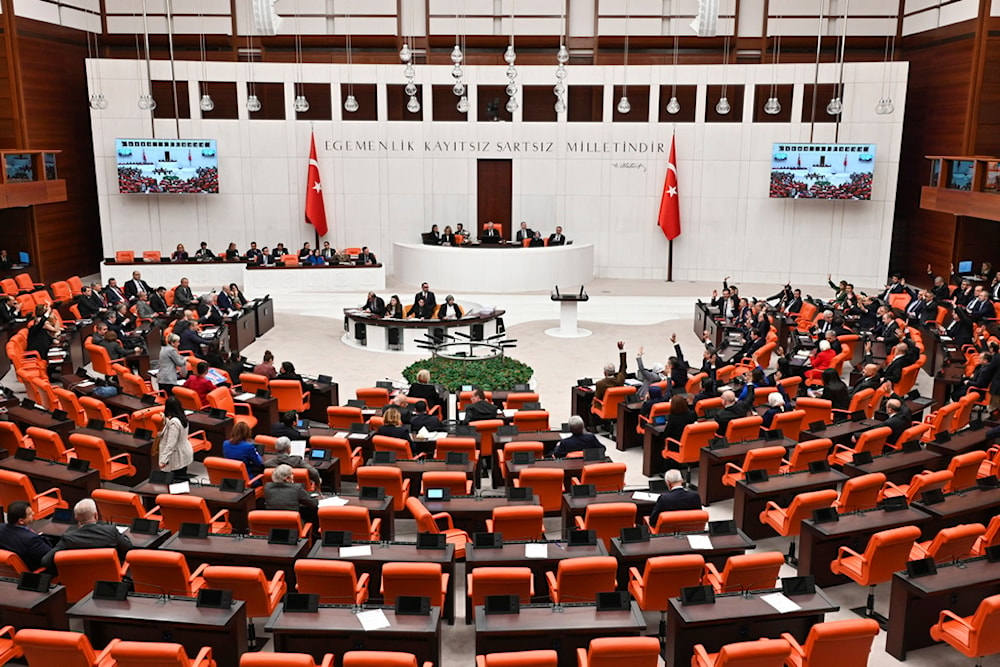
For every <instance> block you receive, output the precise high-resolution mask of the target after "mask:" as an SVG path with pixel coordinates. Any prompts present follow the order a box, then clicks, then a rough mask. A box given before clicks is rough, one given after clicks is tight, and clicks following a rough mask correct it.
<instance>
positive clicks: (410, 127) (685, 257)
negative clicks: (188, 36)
mask: <svg viewBox="0 0 1000 667" xmlns="http://www.w3.org/2000/svg"><path fill="white" fill-rule="evenodd" d="M90 67H91V70H90V71H91V72H92V74H93V73H94V71H95V70H94V63H93V62H91V63H90ZM176 67H177V77H178V79H189V80H190V81H191V82H192V84H191V85H190V86H189V95H190V102H191V109H192V115H193V116H194V118H192V119H190V120H182V121H180V123H179V128H180V135H181V136H182V137H186V138H215V139H217V140H218V150H219V156H220V184H221V186H220V187H221V190H222V193H221V194H219V195H210V196H193V197H191V196H142V195H119V194H118V192H117V177H116V171H115V159H114V139H115V138H116V137H144V136H150V134H151V133H152V132H153V131H154V130H155V135H156V136H160V137H174V136H176V133H177V129H176V125H175V122H174V121H172V120H170V121H167V120H157V121H155V123H154V122H153V121H151V119H150V114H149V113H148V112H141V111H140V110H139V109H138V108H137V106H136V99H137V96H138V94H139V92H140V88H141V89H142V90H145V83H140V81H141V76H142V74H143V73H144V63H141V64H140V63H136V62H129V61H121V60H116V61H108V60H102V61H100V79H99V80H97V81H94V80H92V82H91V86H92V87H94V88H95V89H100V90H101V91H102V92H103V93H104V94H105V96H106V97H107V98H108V99H109V101H110V106H109V108H108V109H106V110H104V111H92V112H91V113H92V128H93V133H94V147H95V153H96V164H97V176H98V192H99V200H100V208H101V216H102V230H103V238H104V247H105V254H106V255H108V254H112V251H113V250H115V249H135V250H137V251H141V250H146V249H154V248H156V249H162V250H170V249H172V248H173V247H174V245H175V244H176V243H178V242H183V243H184V244H185V245H186V246H188V247H189V248H191V247H192V246H196V245H197V243H198V242H199V241H201V240H205V241H208V243H209V244H210V245H211V247H213V248H214V249H216V250H217V251H219V250H222V249H223V248H224V247H225V246H226V244H228V243H229V242H230V241H235V242H236V243H237V244H238V245H239V246H240V247H241V248H245V247H246V246H247V244H248V243H249V242H250V241H251V240H256V241H257V242H258V243H259V244H261V245H263V244H268V245H271V244H273V243H274V242H276V241H283V242H284V243H285V244H286V245H288V246H291V247H297V246H299V245H300V244H301V243H302V242H303V241H306V240H312V230H311V228H310V227H307V226H306V225H305V223H304V221H303V207H304V197H305V177H306V157H307V154H308V144H309V133H310V124H309V123H306V122H297V121H294V120H286V121H263V120H252V121H251V120H248V119H247V116H248V113H247V111H246V109H245V108H244V107H242V106H241V107H240V119H239V120H230V121H211V120H201V119H200V118H197V116H198V114H199V111H198V104H197V101H198V95H199V91H198V87H197V83H196V82H197V81H198V80H199V79H201V80H211V81H227V80H235V81H237V84H238V86H237V87H238V90H239V91H241V93H240V94H241V95H244V94H245V93H244V92H243V91H244V90H245V81H246V80H247V78H248V76H249V71H248V67H247V65H246V64H232V63H209V64H207V65H205V66H204V67H205V68H206V71H205V72H204V73H203V72H202V67H203V66H202V65H201V64H199V63H188V62H178V63H177V64H176ZM569 70H570V75H569V79H568V83H570V84H571V85H572V84H589V85H602V86H604V89H605V99H604V118H605V119H607V122H603V123H567V122H566V121H565V118H560V121H559V122H558V123H522V122H520V112H518V113H517V114H515V120H514V122H513V123H488V122H487V123H478V122H475V119H474V114H470V116H473V117H472V118H471V119H470V120H469V121H467V122H434V121H433V119H432V118H431V116H432V113H431V108H430V107H431V104H430V101H431V91H430V85H429V84H431V83H438V84H445V83H447V84H450V83H451V76H450V68H446V67H428V66H418V68H417V83H419V84H421V85H423V96H424V97H423V102H424V120H423V121H422V122H388V121H385V120H381V121H373V122H357V121H347V122H344V121H342V120H341V116H342V115H343V112H342V110H341V103H342V100H341V99H340V93H339V86H338V85H336V82H339V81H346V80H347V72H346V70H345V69H344V68H343V67H342V66H332V65H331V66H327V65H308V66H305V67H304V68H303V74H302V80H305V81H314V82H334V85H333V86H331V91H332V93H331V94H332V96H333V107H334V120H333V121H328V122H322V123H316V124H315V135H316V141H317V146H318V150H319V162H320V168H321V174H322V178H323V184H324V189H325V200H326V210H327V216H328V218H329V222H330V228H331V232H330V235H329V237H328V240H329V241H330V242H331V243H332V244H333V245H335V246H337V247H344V246H355V245H362V244H366V245H369V246H370V247H371V248H372V250H373V251H374V252H376V253H377V254H378V255H379V256H380V258H381V259H383V260H384V261H387V262H391V252H390V249H391V244H392V242H393V241H398V240H416V239H418V238H419V233H420V232H421V231H422V230H426V229H428V228H429V227H430V225H431V224H432V223H438V224H439V225H441V226H442V228H443V226H444V225H445V224H450V223H454V222H457V221H459V220H461V221H464V222H465V223H466V226H468V225H469V224H470V221H472V220H474V218H475V215H476V197H477V192H476V189H477V184H476V160H477V159H478V158H491V157H492V158H510V159H512V160H513V175H514V182H513V218H514V220H515V221H520V220H522V219H523V220H527V221H528V222H529V224H530V225H531V226H532V227H535V228H540V229H541V230H543V231H545V232H546V233H548V232H550V231H551V230H552V229H553V228H554V227H555V225H557V224H560V225H562V226H563V227H564V229H565V231H566V233H567V234H568V235H569V236H570V238H573V239H576V240H577V242H580V243H593V244H594V245H595V247H596V255H595V262H596V268H597V273H598V275H600V276H603V277H613V278H647V279H661V278H664V277H665V276H666V257H667V243H666V240H665V239H664V237H663V235H662V233H661V232H660V231H659V229H658V228H657V227H656V224H655V223H656V215H657V210H658V207H659V199H660V191H661V188H662V184H663V179H664V174H665V171H666V160H667V154H666V151H668V150H669V142H670V137H671V133H672V132H673V131H674V130H675V129H676V137H677V155H678V171H679V178H680V196H681V215H682V224H683V233H682V235H681V237H680V238H679V239H678V240H677V241H676V242H675V243H674V278H675V279H681V280H701V279H715V278H717V277H720V276H721V275H724V274H731V275H733V276H734V279H736V280H740V281H751V280H752V281H767V282H779V281H785V280H792V281H797V282H810V283H816V282H817V281H821V280H823V279H825V277H826V274H827V273H828V272H832V273H834V274H836V275H838V276H842V277H845V278H849V279H852V280H854V281H855V282H859V283H860V284H878V283H879V282H880V281H881V280H882V279H883V278H884V275H885V273H886V271H887V267H888V256H889V245H890V240H891V235H892V219H893V210H894V205H895V196H896V177H897V170H898V158H899V145H900V139H901V134H902V121H903V106H904V102H905V97H906V94H905V93H906V77H907V65H906V64H905V63H896V64H893V65H889V66H884V65H883V64H881V63H849V64H848V65H847V66H846V67H845V70H844V78H845V82H846V87H845V93H844V100H845V111H844V114H843V122H842V123H840V125H839V128H838V126H837V125H836V124H832V123H821V124H816V125H815V127H814V128H813V129H812V134H810V131H811V128H810V125H809V124H808V123H801V122H799V121H798V119H799V118H801V105H802V103H803V88H804V86H805V85H807V84H811V83H812V81H813V79H814V76H815V75H816V72H815V70H814V68H813V66H811V65H781V66H779V67H778V70H777V72H775V70H774V69H773V68H772V67H770V66H735V65H731V66H729V67H723V66H721V65H719V66H686V67H680V68H678V69H677V71H676V80H677V82H678V83H680V84H699V86H700V88H699V96H698V102H697V114H696V117H697V118H703V117H704V108H705V106H706V105H707V104H711V105H714V104H715V102H716V100H715V99H711V100H706V99H705V96H706V89H705V85H706V84H713V83H722V82H723V81H726V82H728V83H729V84H731V85H732V84H737V83H743V82H746V83H748V84H753V83H762V84H770V83H771V82H772V81H776V82H778V83H784V84H794V86H795V98H794V99H795V102H794V104H793V109H792V119H793V122H791V123H785V124H767V123H760V124H756V123H752V122H750V119H752V117H753V113H752V104H753V101H752V90H753V88H752V85H750V86H748V87H747V89H746V90H747V96H746V99H745V103H744V108H743V109H742V110H741V109H734V111H733V113H741V112H742V113H743V118H744V119H746V122H743V123H722V124H720V123H712V124H706V123H704V122H701V121H699V122H694V123H679V124H677V125H676V128H674V127H673V125H672V124H670V123H662V124H661V123H658V122H655V119H656V118H658V113H657V109H658V106H659V105H660V104H663V103H665V100H660V99H659V96H658V86H659V85H660V84H669V83H670V82H671V81H672V80H673V79H674V71H673V69H672V68H670V67H630V68H629V70H628V82H629V84H630V85H632V86H637V85H650V86H651V100H650V106H651V114H650V117H651V118H653V119H654V122H650V123H612V122H610V119H611V117H612V108H613V106H614V105H615V104H616V103H617V100H615V99H613V93H612V86H613V85H614V84H615V83H619V84H620V83H621V81H622V79H623V71H622V68H621V67H583V66H579V67H578V66H571V67H570V68H569ZM519 71H520V81H521V83H522V84H529V85H531V84H536V85H551V84H552V83H554V77H553V71H554V67H521V68H519ZM466 73H467V74H466V80H467V82H469V83H470V84H472V90H473V91H474V85H475V84H477V83H479V84H497V83H505V82H506V80H505V77H504V70H503V68H502V67H489V68H487V67H468V68H466ZM836 76H837V71H836V68H835V66H834V65H824V66H823V67H821V68H820V71H819V81H820V82H832V81H835V80H836ZM153 77H154V78H156V79H167V78H169V64H168V63H163V62H154V63H153ZM91 78H92V79H94V77H93V76H92V77H91ZM254 78H255V80H256V81H283V82H285V86H286V103H287V104H288V105H289V107H290V106H291V101H292V99H293V95H294V93H293V92H292V85H293V84H292V82H293V81H294V80H296V68H295V66H294V65H281V64H266V65H262V64H256V65H254ZM353 80H354V81H355V82H358V83H360V82H369V83H370V82H375V83H379V84H385V83H390V84H398V83H402V81H403V79H402V66H372V65H368V66H355V68H354V70H353ZM886 94H888V95H890V96H891V97H892V98H893V100H894V102H895V107H896V110H895V113H894V114H892V115H889V116H881V115H877V114H876V113H875V104H876V102H877V101H878V99H879V98H880V97H882V96H883V95H886ZM471 102H472V106H473V109H475V108H476V105H477V104H481V103H485V102H484V101H479V100H477V99H475V96H474V95H473V98H472V100H471ZM241 103H242V99H241ZM824 104H825V103H824ZM380 105H381V107H382V108H381V109H380V113H379V117H380V118H385V117H386V114H385V100H384V96H383V97H381V98H380ZM820 106H821V107H822V106H823V105H820ZM818 113H820V114H823V113H824V111H823V110H822V108H820V110H819V112H818ZM287 115H288V116H289V117H291V118H293V117H294V113H293V112H292V111H291V109H290V108H289V110H288V113H287ZM838 130H839V134H838ZM810 138H811V139H812V140H813V141H816V142H827V141H830V142H832V141H835V140H839V141H841V142H845V143H862V142H864V143H874V144H876V145H877V147H878V148H877V161H876V172H875V186H874V195H873V200H872V201H869V202H832V201H790V200H771V199H769V198H768V181H769V164H770V152H771V146H772V143H774V142H777V141H801V142H804V141H809V140H810ZM335 141H355V142H357V141H374V142H376V144H377V142H379V141H382V142H385V143H386V144H387V145H388V149H387V150H383V149H381V148H380V147H378V146H376V148H375V149H374V150H360V151H357V150H351V151H347V150H332V149H331V148H332V147H334V145H335V144H332V143H331V144H328V143H327V142H335ZM460 141H465V142H486V143H487V144H488V145H489V150H488V151H479V150H470V149H469V148H468V147H466V148H465V149H464V150H458V151H455V150H451V151H438V150H435V149H433V147H434V146H435V145H436V143H437V142H450V143H452V142H460ZM405 142H412V144H413V146H414V150H412V151H410V150H394V149H393V144H394V143H395V144H397V145H398V144H405ZM425 142H427V143H428V144H430V145H431V149H427V148H426V147H425ZM507 142H536V143H540V144H542V145H543V146H545V147H547V146H548V145H549V144H551V149H549V150H541V151H533V150H529V151H528V152H521V151H518V152H516V153H513V152H510V151H507V150H503V151H501V150H500V147H498V144H505V143H507ZM580 142H588V143H590V144H594V143H598V144H604V143H605V142H610V143H614V142H633V143H646V144H654V145H655V144H663V145H664V147H665V148H664V153H655V152H654V153H639V154H636V153H633V152H628V151H619V152H615V151H614V150H613V148H612V149H611V150H609V151H606V152H605V151H604V150H603V147H602V150H601V151H600V152H586V153H583V152H578V151H577V152H574V151H571V150H569V145H570V144H579V143H580ZM623 164H625V165H628V166H631V167H633V168H624V167H623V166H622V165H623ZM388 268H389V270H390V271H391V268H392V267H391V266H389V267H388Z"/></svg>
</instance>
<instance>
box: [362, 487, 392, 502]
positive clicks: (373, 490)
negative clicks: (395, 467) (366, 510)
mask: <svg viewBox="0 0 1000 667" xmlns="http://www.w3.org/2000/svg"><path fill="white" fill-rule="evenodd" d="M358 498H360V499H361V500H385V487H384V486H362V487H361V488H359V489H358Z"/></svg>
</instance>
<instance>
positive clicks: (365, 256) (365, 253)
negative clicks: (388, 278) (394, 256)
mask: <svg viewBox="0 0 1000 667" xmlns="http://www.w3.org/2000/svg"><path fill="white" fill-rule="evenodd" d="M355 264H357V265H358V266H369V265H372V264H378V260H377V259H376V258H375V254H374V253H372V252H369V250H368V246H364V247H362V248H361V254H360V255H358V260H357V262H355Z"/></svg>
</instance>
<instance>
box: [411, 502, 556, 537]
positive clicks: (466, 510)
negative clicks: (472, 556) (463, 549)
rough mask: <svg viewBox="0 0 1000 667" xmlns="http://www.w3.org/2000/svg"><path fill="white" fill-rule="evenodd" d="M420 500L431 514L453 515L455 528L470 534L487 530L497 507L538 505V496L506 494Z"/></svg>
mask: <svg viewBox="0 0 1000 667" xmlns="http://www.w3.org/2000/svg"><path fill="white" fill-rule="evenodd" d="M420 501H421V502H422V503H423V504H424V506H425V507H426V508H427V510H428V511H429V512H430V513H431V514H437V513H438V512H447V513H448V514H450V515H451V519H452V522H453V523H454V524H455V528H458V529H459V530H464V531H465V532H467V533H468V534H469V535H472V534H473V533H484V532H486V520H487V519H492V518H493V509H494V508H496V507H510V506H512V505H513V506H524V505H538V504H539V502H538V498H537V497H535V498H532V499H531V500H508V499H507V498H505V497H504V496H484V497H480V498H477V497H475V496H452V498H451V500H448V501H440V500H427V498H425V497H423V496H421V497H420Z"/></svg>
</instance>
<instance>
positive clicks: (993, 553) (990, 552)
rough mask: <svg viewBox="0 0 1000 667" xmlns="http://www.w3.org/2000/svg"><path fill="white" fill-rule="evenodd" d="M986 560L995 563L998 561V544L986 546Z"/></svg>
mask: <svg viewBox="0 0 1000 667" xmlns="http://www.w3.org/2000/svg"><path fill="white" fill-rule="evenodd" d="M986 560H988V561H989V562H991V563H996V562H997V561H1000V544H997V545H994V546H992V547H986Z"/></svg>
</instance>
